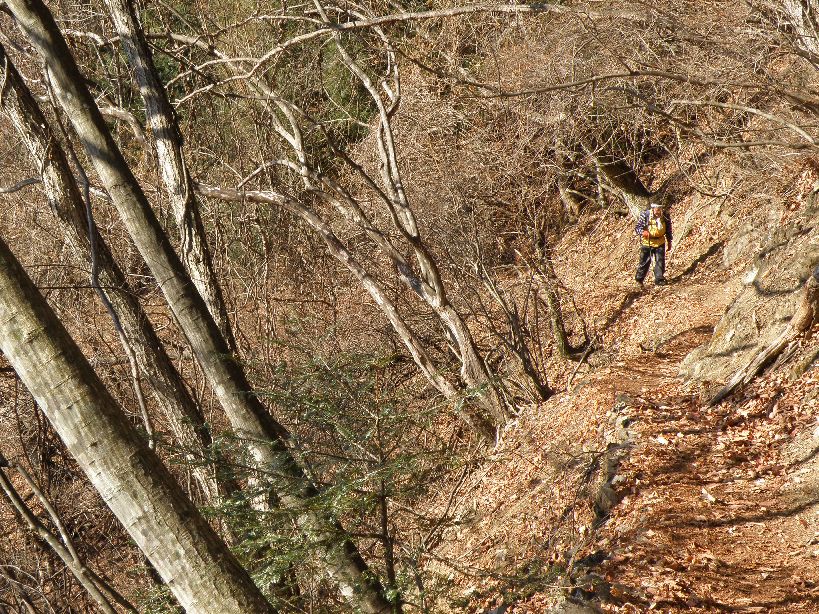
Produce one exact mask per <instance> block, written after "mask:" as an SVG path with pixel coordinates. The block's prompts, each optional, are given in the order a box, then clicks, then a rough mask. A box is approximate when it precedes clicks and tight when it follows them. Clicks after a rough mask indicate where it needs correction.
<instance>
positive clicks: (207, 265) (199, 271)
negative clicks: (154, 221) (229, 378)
mask: <svg viewBox="0 0 819 614" xmlns="http://www.w3.org/2000/svg"><path fill="white" fill-rule="evenodd" d="M107 6H108V10H109V12H110V14H111V17H112V20H113V22H114V25H115V27H116V29H117V32H118V33H119V37H120V41H121V42H122V46H123V49H124V50H125V56H126V57H127V59H128V64H129V66H130V68H131V71H132V75H133V78H134V82H135V85H136V86H137V89H138V90H139V93H140V95H141V96H142V99H143V100H144V102H145V114H146V118H147V121H148V126H149V127H150V129H151V134H152V136H153V141H154V147H155V149H156V154H157V159H158V162H159V168H160V171H161V175H162V180H163V181H164V182H165V188H166V190H167V191H168V194H169V195H170V201H171V206H172V207H173V211H174V215H175V216H176V224H177V226H178V227H179V233H180V236H181V242H180V251H181V253H182V260H183V262H184V263H185V265H186V267H187V269H188V273H189V274H190V276H191V279H192V280H193V283H194V284H196V288H197V290H199V294H201V295H202V298H203V299H204V301H205V304H206V305H207V306H208V309H209V310H210V313H211V316H213V319H214V320H215V321H216V324H217V326H218V327H219V330H220V331H221V332H222V336H223V337H224V338H225V340H226V341H227V344H228V347H229V348H230V349H231V350H232V351H236V340H235V339H234V337H233V332H232V330H231V326H230V322H229V320H228V315H227V309H226V307H225V302H224V298H223V296H222V291H221V288H220V286H219V283H218V281H217V279H216V274H215V272H214V269H213V262H212V259H211V254H210V252H209V250H208V243H207V237H206V234H205V227H204V224H203V223H202V216H201V214H200V208H201V207H200V203H199V202H198V200H197V195H196V192H194V190H193V182H192V180H191V176H190V173H189V172H188V166H187V164H186V162H185V154H184V152H183V149H182V133H181V132H180V129H179V123H178V121H177V119H176V114H175V113H174V110H173V108H172V107H171V105H170V103H169V102H168V96H167V93H166V92H165V87H164V86H163V85H162V83H161V82H160V80H159V76H158V75H157V72H156V68H155V67H154V63H153V58H152V57H151V51H150V48H149V47H148V44H147V42H146V41H145V37H144V35H143V32H142V27H141V25H140V24H139V19H138V17H137V15H136V13H135V11H134V9H133V6H132V4H131V3H130V2H129V1H128V0H107Z"/></svg>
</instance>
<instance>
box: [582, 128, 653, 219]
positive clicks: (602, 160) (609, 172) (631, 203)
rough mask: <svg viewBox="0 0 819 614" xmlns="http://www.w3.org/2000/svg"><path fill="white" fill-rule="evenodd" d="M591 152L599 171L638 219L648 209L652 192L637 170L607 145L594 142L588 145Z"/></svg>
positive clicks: (632, 214)
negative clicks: (608, 149) (606, 146)
mask: <svg viewBox="0 0 819 614" xmlns="http://www.w3.org/2000/svg"><path fill="white" fill-rule="evenodd" d="M586 149H587V150H588V151H589V152H590V153H591V156H592V158H593V159H594V162H595V164H596V165H597V168H598V170H599V172H600V173H601V174H602V175H603V176H604V177H605V178H606V180H607V181H608V182H609V183H610V184H611V185H612V186H613V187H614V188H615V189H616V190H617V193H618V194H619V195H620V197H621V198H622V199H623V201H624V202H625V203H626V207H628V210H629V213H630V214H631V216H632V217H633V218H634V219H635V220H636V219H637V218H638V217H639V216H640V214H641V213H642V212H643V211H645V210H646V209H648V205H649V202H650V198H651V192H649V191H648V189H647V188H646V186H645V185H644V184H643V182H642V180H641V179H640V177H639V175H637V172H636V171H635V170H634V169H633V168H631V166H629V165H628V164H626V161H625V160H623V159H622V158H621V157H619V156H617V155H615V154H612V153H610V152H609V151H607V150H606V148H605V147H603V146H600V145H599V144H598V143H597V142H593V143H591V144H590V145H588V146H587V147H586Z"/></svg>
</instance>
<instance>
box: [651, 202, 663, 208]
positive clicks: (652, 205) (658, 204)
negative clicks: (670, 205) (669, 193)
mask: <svg viewBox="0 0 819 614" xmlns="http://www.w3.org/2000/svg"><path fill="white" fill-rule="evenodd" d="M651 208H652V209H662V208H663V206H662V205H661V204H660V203H651Z"/></svg>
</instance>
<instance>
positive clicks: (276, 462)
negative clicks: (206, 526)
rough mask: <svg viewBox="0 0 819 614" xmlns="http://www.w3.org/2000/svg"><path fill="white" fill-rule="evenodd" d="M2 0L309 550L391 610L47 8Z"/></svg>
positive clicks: (376, 605)
mask: <svg viewBox="0 0 819 614" xmlns="http://www.w3.org/2000/svg"><path fill="white" fill-rule="evenodd" d="M8 6H9V8H10V9H11V11H12V13H13V14H14V16H15V18H16V20H17V23H18V24H19V25H20V27H21V28H22V29H23V31H24V33H25V34H26V36H27V37H28V39H29V41H30V42H31V44H32V45H33V46H34V47H35V48H36V49H37V51H38V53H39V54H40V55H41V56H42V57H43V59H44V61H45V63H46V65H47V66H48V70H49V74H50V76H51V80H52V84H53V87H54V91H55V94H56V96H57V99H58V101H59V103H60V105H61V106H62V108H63V110H64V111H65V113H66V115H67V116H68V118H69V119H70V121H71V123H72V125H73V127H74V130H75V131H76V133H77V135H78V136H79V138H80V139H81V140H82V142H83V144H84V145H85V149H86V152H87V153H88V155H89V157H90V158H91V160H92V161H93V164H94V167H95V168H96V170H97V174H98V175H99V177H100V180H101V181H102V183H103V185H104V186H105V189H106V190H107V191H108V194H109V195H110V196H111V200H112V202H113V204H114V206H115V207H116V209H117V211H118V212H119V214H120V217H121V218H122V221H123V223H124V225H125V228H126V230H127V231H128V234H129V235H130V236H131V238H132V239H133V241H134V244H135V245H136V247H137V249H138V250H139V252H140V253H141V254H142V257H143V258H144V259H145V262H146V263H147V265H148V267H149V268H150V270H151V272H152V273H153V275H154V277H155V279H156V281H157V283H158V284H159V287H160V289H161V290H162V293H163V294H164V296H165V299H166V301H167V303H168V305H169V306H170V308H171V311H172V312H173V314H174V317H175V318H176V321H177V322H178V324H179V326H180V327H181V328H182V330H183V332H184V334H185V336H186V338H187V339H188V342H189V344H190V346H191V349H192V350H193V352H194V355H195V356H196V359H197V361H198V362H199V364H200V366H201V367H202V370H203V371H204V373H205V376H206V377H207V379H208V381H209V383H210V385H211V387H212V388H213V390H214V393H215V395H216V397H217V398H218V399H219V402H220V404H221V405H222V407H223V409H224V410H225V414H226V415H227V417H228V419H229V420H230V423H231V426H232V427H233V430H234V431H235V433H236V435H237V436H238V437H240V438H242V439H244V440H245V441H246V444H247V446H248V448H249V449H250V451H251V453H252V456H253V460H254V462H255V465H256V466H257V467H258V468H259V469H260V470H261V471H262V472H263V475H266V476H271V477H269V478H268V479H270V480H273V477H272V476H276V478H277V481H274V482H273V483H272V484H271V486H272V487H274V488H276V491H277V493H276V494H277V495H278V497H279V500H280V502H281V503H282V504H283V505H284V506H286V507H288V508H291V509H297V510H299V513H298V514H297V516H296V521H297V522H298V524H299V527H300V528H301V530H302V532H303V534H304V535H305V538H306V539H307V540H308V544H309V546H310V547H311V548H312V549H313V552H314V554H315V555H316V556H317V558H319V559H320V560H322V561H323V562H324V564H325V567H326V571H327V573H328V575H329V576H330V577H331V578H333V579H334V580H335V582H336V583H337V584H338V586H339V589H340V591H341V593H342V594H343V595H344V596H345V598H346V599H347V600H348V601H349V602H350V603H351V604H352V605H353V607H355V608H357V609H359V610H361V611H362V612H367V613H379V612H388V611H391V610H392V609H393V608H392V604H390V603H389V601H388V600H387V599H386V598H385V597H384V594H383V588H382V586H381V584H380V583H379V582H378V580H377V578H375V577H374V576H373V574H372V573H370V572H369V570H368V568H367V566H366V564H365V563H364V560H363V558H362V557H361V556H360V554H359V553H358V551H357V550H356V549H355V547H354V546H353V544H352V542H350V541H349V539H348V538H347V537H345V536H344V534H343V531H342V530H341V527H340V525H339V524H338V522H337V521H336V520H334V519H333V518H332V517H328V516H326V515H324V514H323V513H322V512H321V511H317V510H312V508H311V506H310V505H309V503H308V502H307V501H306V500H307V499H309V498H311V497H313V496H314V495H315V494H316V492H315V489H314V487H313V486H312V485H311V484H310V482H309V480H308V479H307V478H306V476H305V475H304V472H303V470H302V468H301V467H300V466H299V464H298V463H297V461H296V459H295V458H294V456H293V454H292V452H291V451H290V450H289V449H288V448H287V445H286V441H287V439H288V438H289V433H288V432H287V430H286V429H285V428H284V427H282V426H281V425H280V424H279V423H278V422H276V421H275V420H274V419H273V418H272V416H271V415H270V414H269V413H268V412H267V410H266V409H265V407H264V406H263V405H262V404H261V402H260V401H259V399H258V397H257V396H256V395H255V394H254V392H253V390H252V389H251V387H250V385H249V383H248V382H247V378H246V376H245V374H244V371H243V370H242V368H241V366H240V365H239V363H238V362H237V361H236V360H235V359H234V358H233V357H232V355H231V352H230V349H229V347H228V345H227V343H226V341H225V339H224V337H223V336H222V334H221V332H220V331H219V328H218V326H217V325H216V323H215V322H214V320H213V318H212V317H211V315H210V312H209V311H208V309H207V307H206V305H205V303H204V301H203V299H202V297H201V296H200V295H199V293H198V292H197V290H196V288H195V287H194V285H193V284H192V282H191V280H190V277H189V276H188V274H187V272H186V270H185V268H184V266H183V265H182V262H181V261H180V259H179V257H178V256H177V255H176V253H175V252H174V251H173V248H172V247H171V245H170V242H169V241H168V238H167V236H166V235H165V233H164V231H163V230H162V228H161V226H160V224H159V221H158V220H157V218H156V216H155V215H154V212H153V210H152V209H151V207H150V205H149V203H148V201H147V198H146V197H145V194H144V193H143V191H142V189H141V187H140V186H139V183H138V182H137V180H136V178H135V177H134V175H133V173H132V172H131V169H130V167H129V166H128V164H127V163H126V161H125V159H124V158H123V156H122V153H121V152H120V151H119V149H118V147H117V145H116V143H115V142H114V140H113V137H112V136H111V133H110V131H109V130H108V128H107V126H106V125H105V122H104V120H103V118H102V115H101V114H100V112H99V109H98V108H97V106H96V104H95V103H94V100H93V98H92V97H91V95H90V93H89V92H88V90H87V88H86V87H85V85H84V81H83V78H82V75H81V74H80V72H79V69H78V68H77V65H76V63H75V61H74V58H73V56H72V54H71V51H70V50H69V49H68V46H67V45H66V43H65V40H64V39H63V37H62V35H61V34H60V31H59V29H58V28H57V25H56V23H55V22H54V18H53V17H52V15H51V13H50V12H49V11H48V9H47V8H46V7H45V5H44V4H42V2H41V1H40V0H10V1H9V2H8Z"/></svg>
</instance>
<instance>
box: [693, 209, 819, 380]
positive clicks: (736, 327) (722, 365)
mask: <svg viewBox="0 0 819 614" xmlns="http://www.w3.org/2000/svg"><path fill="white" fill-rule="evenodd" d="M813 215H814V216H816V214H815V213H814V214H813ZM805 228H808V229H809V230H808V231H805ZM764 245H766V247H765V248H764V249H762V250H761V251H760V252H759V253H758V255H757V257H756V259H755V260H754V262H753V263H752V264H751V265H750V267H749V269H748V274H746V275H745V277H744V280H743V281H744V282H745V283H744V284H742V283H741V282H740V280H735V282H734V283H736V284H738V295H737V297H736V299H735V300H734V302H733V304H732V305H731V306H730V307H729V308H728V310H727V311H726V312H725V314H724V315H723V317H722V319H721V320H720V321H719V323H718V324H717V325H716V326H715V327H714V332H713V334H712V336H711V339H710V341H709V342H708V343H707V344H705V345H703V346H700V347H699V348H696V349H695V350H694V351H692V352H691V353H690V354H689V355H688V356H686V358H685V359H684V360H683V362H682V364H681V365H680V375H681V376H682V377H684V378H686V379H689V380H693V381H695V382H703V381H705V380H708V381H711V382H725V381H727V380H728V379H729V378H730V377H731V376H732V375H733V374H734V373H735V372H737V371H738V370H739V369H741V368H742V367H743V366H745V365H747V364H750V362H751V361H752V360H753V358H754V357H755V356H757V355H759V353H760V352H762V351H763V350H764V349H765V348H767V347H768V346H769V345H770V344H771V343H772V342H773V341H774V340H775V339H776V338H777V337H778V336H779V335H780V334H781V333H782V331H783V329H784V328H785V327H786V326H787V325H788V324H789V323H790V322H791V320H792V318H793V317H794V315H797V316H800V315H802V312H801V311H800V309H799V307H800V300H801V299H802V295H803V287H804V284H805V280H806V279H807V278H808V277H809V276H810V275H811V274H812V273H813V270H814V269H815V267H816V265H817V263H819V228H818V227H817V226H816V224H815V220H813V219H811V218H810V216H807V215H806V217H805V218H803V219H801V220H799V221H798V222H797V223H794V224H792V225H791V226H788V227H779V228H778V229H777V230H776V231H775V232H774V233H773V235H772V236H771V237H770V238H769V240H768V242H767V243H765V244H764ZM729 251H730V250H729ZM738 257H739V255H738V254H736V253H734V254H731V258H738ZM726 291H730V290H729V289H728V288H726Z"/></svg>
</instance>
